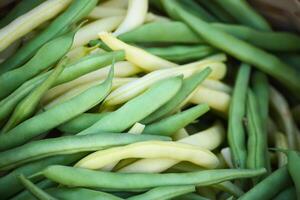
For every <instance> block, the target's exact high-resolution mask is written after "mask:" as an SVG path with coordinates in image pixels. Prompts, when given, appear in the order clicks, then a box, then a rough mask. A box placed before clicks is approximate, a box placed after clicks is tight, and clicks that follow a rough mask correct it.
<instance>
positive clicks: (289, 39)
mask: <svg viewBox="0 0 300 200" xmlns="http://www.w3.org/2000/svg"><path fill="white" fill-rule="evenodd" d="M212 26H213V27H215V28H217V29H219V30H221V31H224V32H227V33H229V34H231V35H233V36H235V37H237V38H239V39H241V40H244V41H246V42H249V43H251V44H253V45H255V46H257V47H260V48H262V49H266V50H270V51H279V52H281V51H299V50H300V47H299V46H298V45H297V44H299V42H300V37H299V36H297V35H296V34H293V33H289V32H266V31H259V30H256V29H253V28H250V27H247V26H243V25H235V24H222V23H213V24H212Z"/></svg>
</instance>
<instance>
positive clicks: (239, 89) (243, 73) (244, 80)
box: [228, 64, 250, 168]
mask: <svg viewBox="0 0 300 200" xmlns="http://www.w3.org/2000/svg"><path fill="white" fill-rule="evenodd" d="M249 77H250V66H249V65H247V64H242V65H241V66H240V69H239V71H238V74H237V77H236V80H235V86H234V89H233V94H232V100H231V103H230V110H229V119H228V142H229V146H230V149H231V152H232V156H233V160H232V161H233V163H234V165H235V167H236V168H245V167H246V160H247V152H246V147H245V131H244V127H243V119H244V116H245V113H246V98H247V88H248V82H249Z"/></svg>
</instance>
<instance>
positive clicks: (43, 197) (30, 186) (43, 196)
mask: <svg viewBox="0 0 300 200" xmlns="http://www.w3.org/2000/svg"><path fill="white" fill-rule="evenodd" d="M19 179H20V181H21V183H22V184H23V185H24V187H25V188H26V189H27V190H28V191H29V192H30V193H31V194H33V195H34V196H35V197H36V198H37V199H39V200H56V198H54V197H52V196H51V195H49V194H48V193H47V192H45V191H43V190H42V189H40V188H39V187H37V186H36V185H34V183H32V182H31V181H30V180H28V179H27V178H25V176H24V175H23V174H21V175H20V176H19Z"/></svg>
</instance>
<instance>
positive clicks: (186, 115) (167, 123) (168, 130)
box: [143, 104, 209, 136]
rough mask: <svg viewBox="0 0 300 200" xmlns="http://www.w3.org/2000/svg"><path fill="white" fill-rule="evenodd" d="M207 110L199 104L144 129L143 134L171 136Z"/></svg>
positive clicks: (206, 106)
mask: <svg viewBox="0 0 300 200" xmlns="http://www.w3.org/2000/svg"><path fill="white" fill-rule="evenodd" d="M208 110H209V107H208V105H207V104H200V105H197V106H194V107H192V108H189V109H187V110H185V111H183V112H180V113H178V114H174V115H171V116H170V117H167V118H164V119H162V120H160V121H158V122H155V123H152V124H149V125H147V126H146V127H145V129H144V131H143V134H152V135H165V136H171V135H173V134H174V133H175V132H176V131H178V130H179V129H181V128H184V127H185V126H187V125H188V124H190V123H191V122H193V121H194V120H196V119H197V118H198V117H200V116H201V115H203V114H204V113H206V112H207V111H208Z"/></svg>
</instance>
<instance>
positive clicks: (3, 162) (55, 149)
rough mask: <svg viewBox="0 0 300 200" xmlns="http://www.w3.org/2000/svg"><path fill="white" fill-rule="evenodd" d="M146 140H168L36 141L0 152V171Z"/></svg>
mask: <svg viewBox="0 0 300 200" xmlns="http://www.w3.org/2000/svg"><path fill="white" fill-rule="evenodd" d="M147 140H169V138H168V137H164V136H150V135H134V134H117V133H115V134H109V133H102V134H92V135H83V136H64V137H59V138H49V139H44V140H38V141H33V142H30V143H26V144H24V145H22V146H19V147H17V148H14V149H10V150H7V151H3V152H0V170H7V169H13V168H15V167H17V166H19V165H21V164H24V163H28V162H31V161H34V160H38V159H41V158H45V157H50V156H54V155H60V154H73V153H78V152H87V151H95V150H101V149H105V148H107V147H112V146H120V145H126V144H131V143H133V142H138V141H147Z"/></svg>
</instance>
